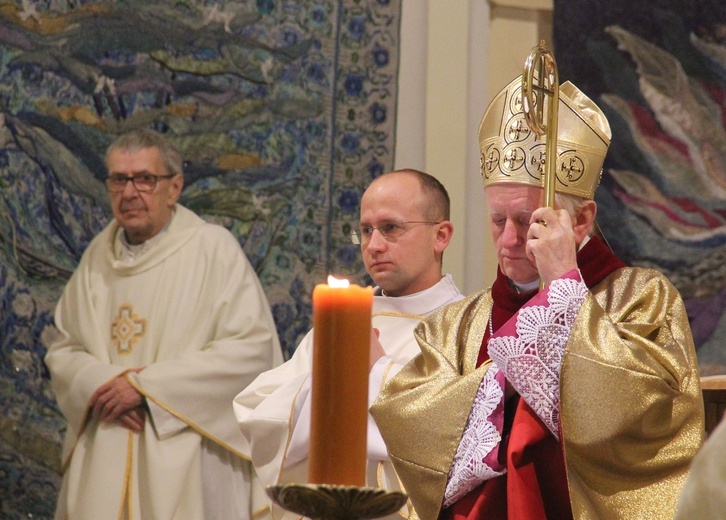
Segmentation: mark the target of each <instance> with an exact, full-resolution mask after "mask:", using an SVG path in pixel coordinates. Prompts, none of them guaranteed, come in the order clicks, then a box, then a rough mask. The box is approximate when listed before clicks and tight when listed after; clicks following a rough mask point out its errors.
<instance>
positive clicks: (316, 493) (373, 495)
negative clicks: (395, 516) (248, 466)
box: [266, 484, 408, 520]
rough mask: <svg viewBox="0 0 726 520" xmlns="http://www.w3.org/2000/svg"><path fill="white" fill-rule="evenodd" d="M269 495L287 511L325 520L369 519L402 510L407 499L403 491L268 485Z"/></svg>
mask: <svg viewBox="0 0 726 520" xmlns="http://www.w3.org/2000/svg"><path fill="white" fill-rule="evenodd" d="M266 491H267V495H268V496H269V497H270V499H272V500H273V501H274V502H275V503H276V504H278V505H279V506H281V507H283V508H284V509H286V510H287V511H290V512H292V513H297V514H299V515H302V516H304V517H307V518H313V519H317V518H320V519H322V520H366V519H369V518H380V517H382V516H386V515H390V514H391V513H395V512H396V511H398V510H399V509H401V508H402V507H403V506H404V504H405V503H406V500H408V497H407V496H406V495H405V494H404V493H401V492H400V491H387V490H385V489H376V488H369V487H357V486H337V485H332V484H283V485H279V486H267V489H266Z"/></svg>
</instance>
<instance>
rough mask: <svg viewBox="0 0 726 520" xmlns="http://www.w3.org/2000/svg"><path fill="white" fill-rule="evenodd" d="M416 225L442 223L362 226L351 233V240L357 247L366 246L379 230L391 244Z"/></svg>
mask: <svg viewBox="0 0 726 520" xmlns="http://www.w3.org/2000/svg"><path fill="white" fill-rule="evenodd" d="M415 224H426V225H429V226H435V225H436V224H441V222H432V221H426V220H398V221H388V222H382V223H380V224H378V225H377V226H361V227H360V228H359V229H357V230H353V231H351V232H350V240H351V242H353V243H354V244H355V245H364V244H367V243H368V242H370V240H371V237H372V236H373V231H375V230H378V232H379V233H380V234H381V236H382V237H383V238H385V239H386V240H388V241H389V242H395V241H396V240H398V238H399V237H400V236H401V235H403V234H404V233H405V232H406V231H408V230H409V229H411V228H412V227H413V225H415Z"/></svg>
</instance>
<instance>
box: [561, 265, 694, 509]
mask: <svg viewBox="0 0 726 520" xmlns="http://www.w3.org/2000/svg"><path fill="white" fill-rule="evenodd" d="M591 293H592V295H591V296H589V297H588V298H587V300H586V301H585V304H584V305H583V307H582V308H581V310H580V313H579V315H578V318H577V320H576V321H575V324H574V327H573V330H572V333H571V336H570V339H569V341H568V345H567V352H566V355H565V358H564V361H563V365H562V371H561V375H560V399H561V402H560V407H561V408H560V410H561V421H562V436H563V439H564V451H565V458H566V462H567V471H568V480H569V488H570V499H571V502H572V509H573V513H574V516H575V518H579V519H589V518H593V519H594V518H616V517H617V518H639V519H649V518H653V519H664V518H672V517H673V515H674V512H675V507H676V502H677V500H678V496H679V494H680V490H681V488H682V486H683V483H684V481H685V478H686V476H687V473H688V468H689V464H690V461H691V459H692V458H693V456H694V455H695V453H696V451H697V450H698V448H699V447H700V445H701V442H702V440H703V436H704V419H703V418H704V415H703V400H702V397H701V390H700V385H699V372H698V362H697V360H696V355H695V347H694V345H693V339H692V337H691V333H690V329H689V325H688V320H687V317H686V312H685V308H684V305H683V302H682V300H681V298H680V295H679V294H678V292H677V290H676V289H675V288H674V287H673V286H672V285H671V284H670V283H669V282H668V280H667V279H666V278H665V277H664V276H662V275H661V274H660V273H657V272H656V271H651V270H645V269H621V270H619V271H617V272H616V273H614V274H612V275H610V276H609V277H608V278H606V279H605V280H604V281H602V282H601V283H600V284H599V285H597V286H596V287H594V288H592V290H591Z"/></svg>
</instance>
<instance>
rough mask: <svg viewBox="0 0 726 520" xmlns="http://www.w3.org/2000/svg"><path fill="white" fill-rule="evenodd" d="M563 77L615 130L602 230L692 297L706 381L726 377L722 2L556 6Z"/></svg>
mask: <svg viewBox="0 0 726 520" xmlns="http://www.w3.org/2000/svg"><path fill="white" fill-rule="evenodd" d="M554 33H555V54H556V57H557V62H558V66H559V72H560V80H561V81H564V80H571V81H572V82H573V83H575V84H576V85H577V86H578V87H580V88H581V89H582V90H583V91H584V92H585V93H586V94H588V95H589V96H590V97H591V98H593V99H594V100H595V101H596V102H597V103H598V105H599V106H600V107H601V108H602V109H603V111H604V112H605V113H606V115H607V117H608V120H609V121H610V125H611V127H612V131H613V139H612V144H611V146H610V151H609V152H608V156H607V158H606V161H605V168H604V173H603V180H602V186H601V187H600V189H599V190H598V192H597V196H596V199H597V202H598V206H599V209H600V211H598V221H599V223H600V225H601V227H602V228H603V231H604V233H605V236H606V237H607V238H608V240H609V242H610V245H611V246H612V248H613V250H614V251H615V252H616V253H617V254H618V255H619V256H620V257H621V258H622V259H623V260H624V261H625V262H627V263H629V264H631V265H640V266H645V267H652V268H655V269H658V270H660V271H661V272H663V273H665V274H666V275H667V276H668V278H669V279H670V280H671V281H672V282H673V283H674V285H675V286H676V287H677V288H678V290H679V291H680V292H681V294H682V296H683V298H684V300H685V303H686V308H687V311H688V316H689V320H690V323H691V329H692V331H693V336H694V340H695V342H696V347H697V353H698V359H699V365H700V366H701V373H702V375H710V374H723V373H726V346H725V341H726V11H725V10H724V9H723V2H721V1H718V0H694V1H692V2H682V1H681V0H666V1H661V2H630V1H625V0H562V1H559V2H555V16H554Z"/></svg>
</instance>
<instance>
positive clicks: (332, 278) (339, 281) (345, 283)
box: [328, 274, 350, 287]
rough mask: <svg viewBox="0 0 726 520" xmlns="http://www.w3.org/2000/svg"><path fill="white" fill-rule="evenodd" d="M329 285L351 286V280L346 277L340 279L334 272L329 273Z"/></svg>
mask: <svg viewBox="0 0 726 520" xmlns="http://www.w3.org/2000/svg"><path fill="white" fill-rule="evenodd" d="M328 285H329V286H330V287H349V286H350V282H349V281H348V280H346V279H345V278H343V279H340V278H336V277H335V276H333V275H332V274H329V275H328Z"/></svg>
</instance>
